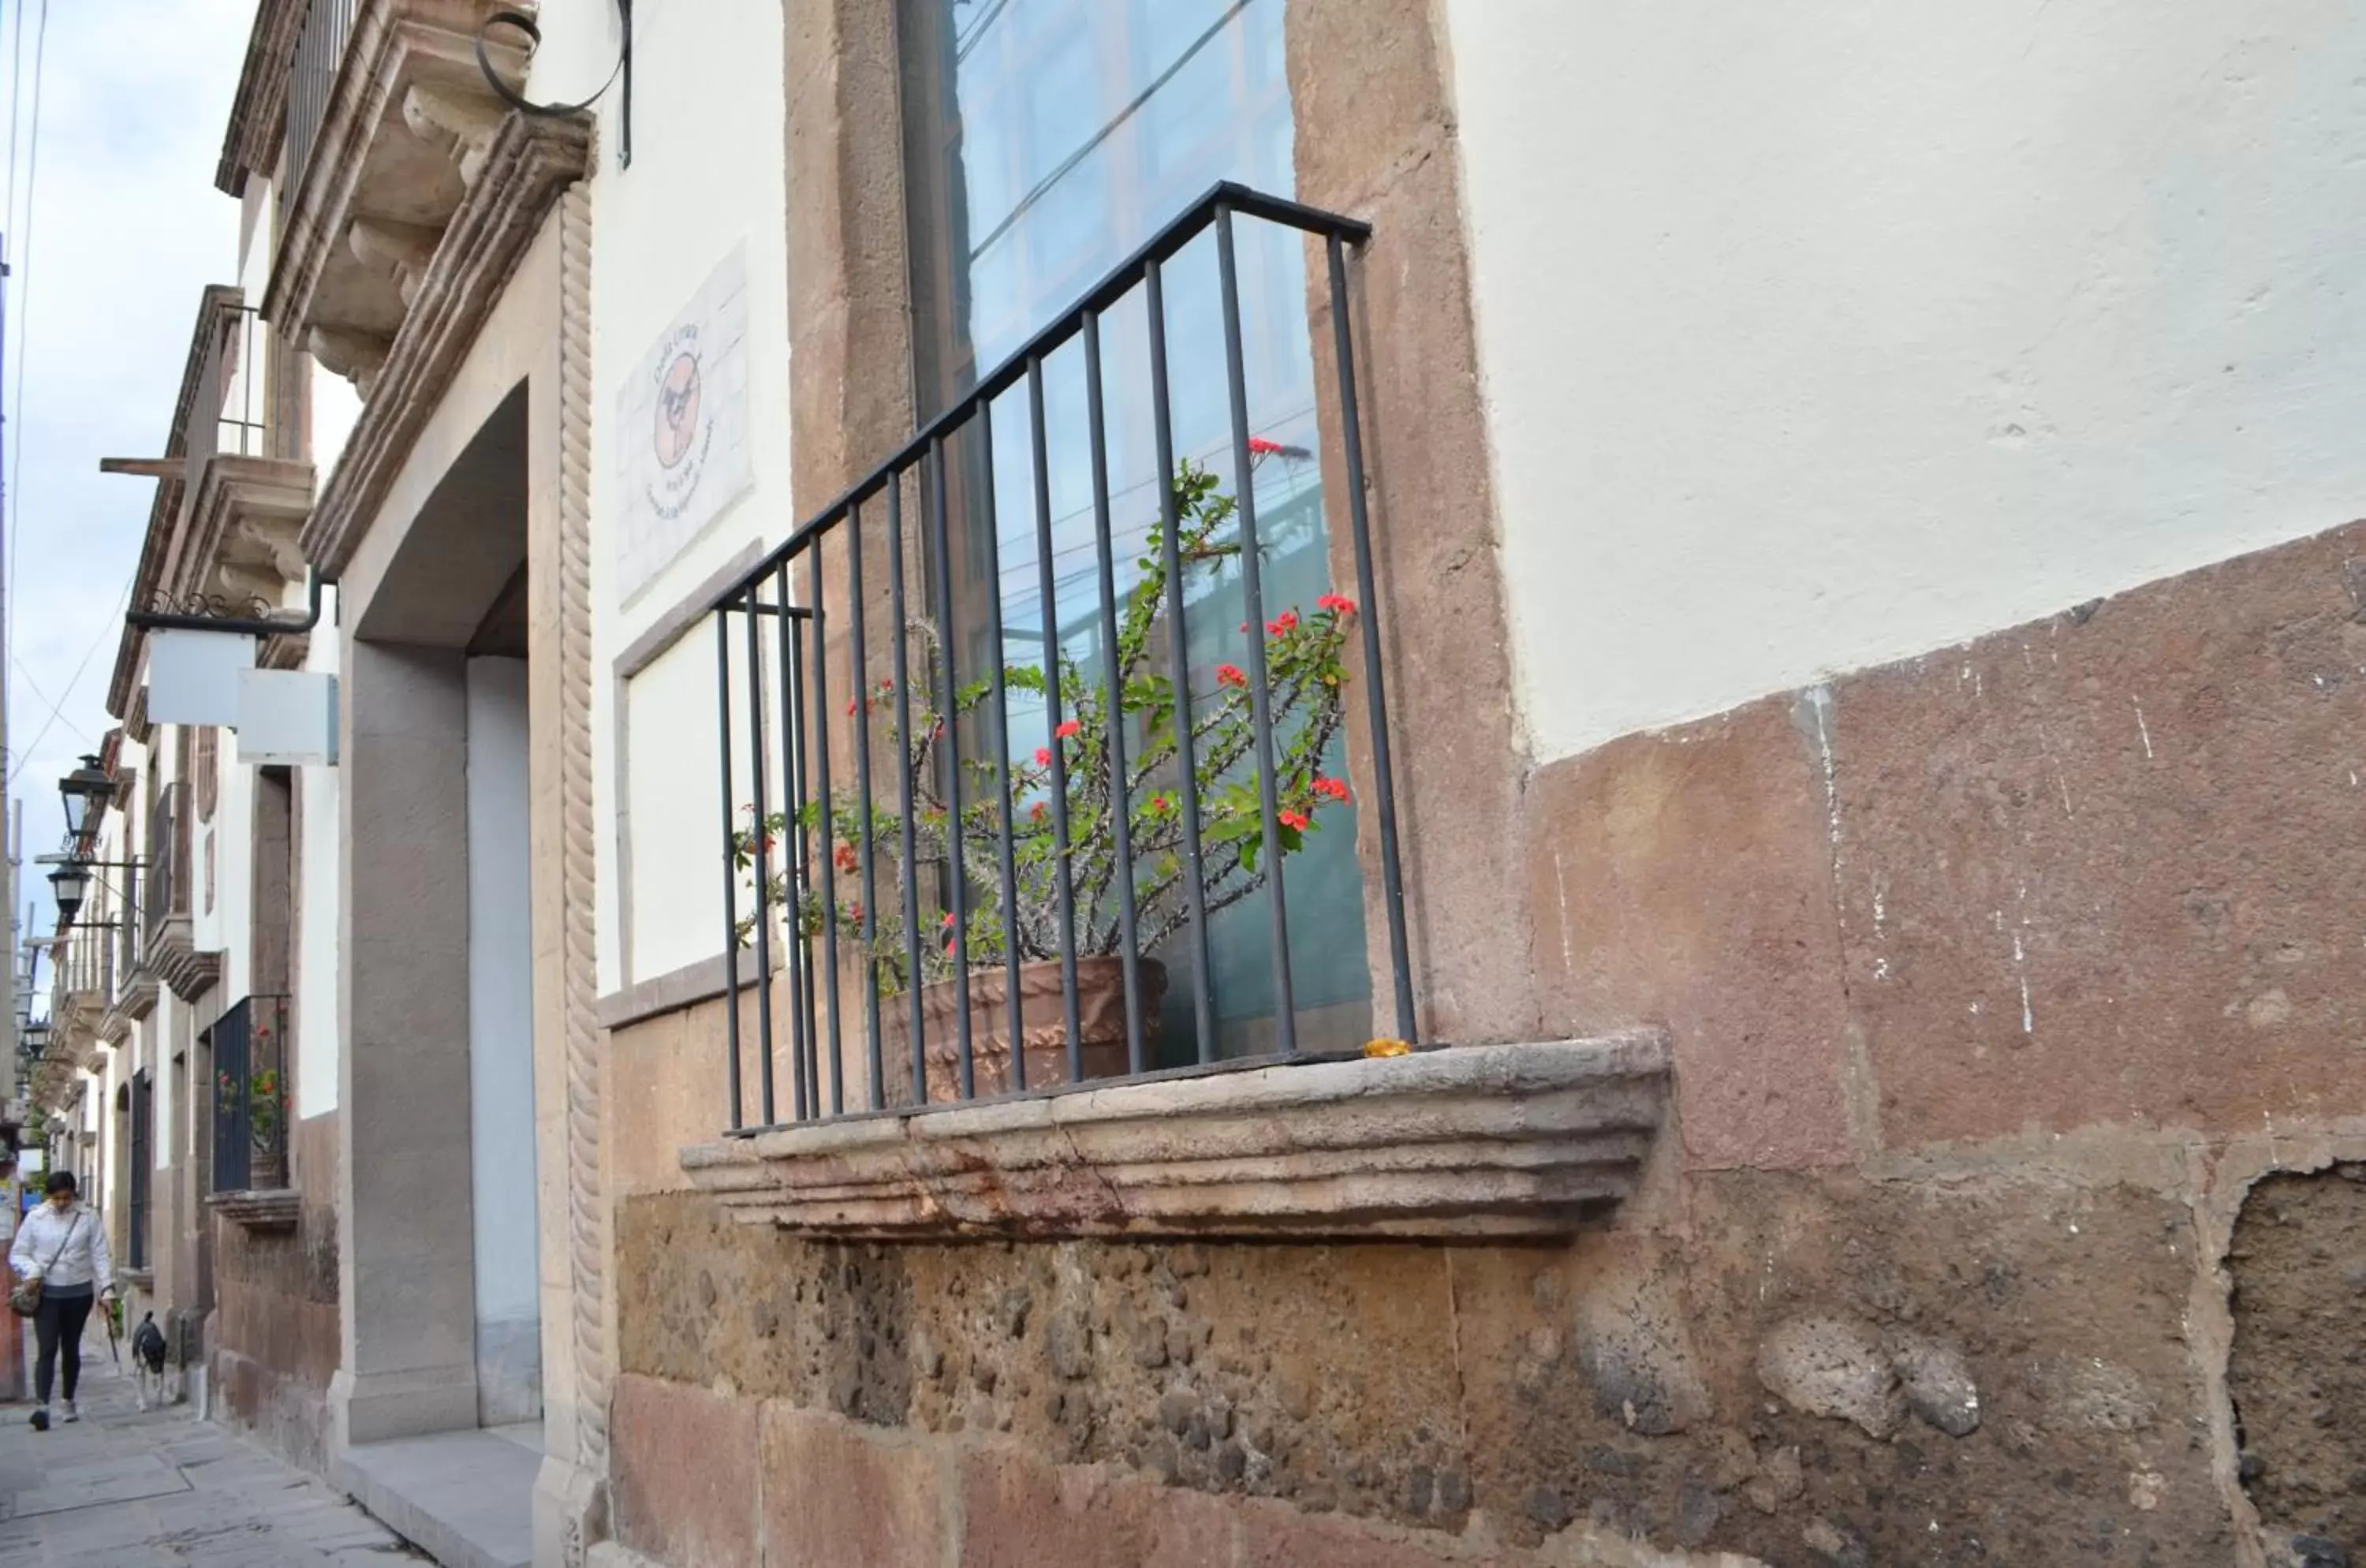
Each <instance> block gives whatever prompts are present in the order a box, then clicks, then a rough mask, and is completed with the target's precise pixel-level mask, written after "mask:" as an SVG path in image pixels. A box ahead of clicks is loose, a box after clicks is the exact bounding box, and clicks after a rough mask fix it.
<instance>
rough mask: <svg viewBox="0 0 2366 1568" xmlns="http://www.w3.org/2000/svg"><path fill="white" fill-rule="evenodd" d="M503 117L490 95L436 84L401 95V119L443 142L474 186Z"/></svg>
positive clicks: (422, 136) (430, 140) (427, 139)
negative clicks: (449, 89)
mask: <svg viewBox="0 0 2366 1568" xmlns="http://www.w3.org/2000/svg"><path fill="white" fill-rule="evenodd" d="M502 118H503V111H502V109H501V106H500V105H499V104H497V103H494V102H492V101H490V99H482V98H464V97H459V96H455V95H453V94H451V93H446V92H439V91H438V90H436V89H435V88H434V87H424V86H418V85H413V86H412V87H411V90H410V91H409V92H408V93H405V94H404V95H403V96H402V123H403V124H405V125H407V126H409V127H410V128H411V134H412V135H413V136H416V137H418V138H419V139H420V140H421V141H425V142H428V143H430V144H431V145H433V144H437V143H441V144H442V145H443V147H444V148H445V151H446V152H449V153H450V154H451V155H452V158H453V161H454V162H456V163H457V164H459V165H460V180H461V183H462V184H464V185H468V186H474V185H475V184H476V183H477V176H478V175H480V174H483V173H484V172H485V158H486V155H487V154H488V153H490V152H491V151H492V147H493V133H494V132H496V131H498V130H501V119H502ZM409 298H410V296H409V295H407V294H406V295H405V296H404V299H409Z"/></svg>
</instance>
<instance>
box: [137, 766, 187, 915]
mask: <svg viewBox="0 0 2366 1568" xmlns="http://www.w3.org/2000/svg"><path fill="white" fill-rule="evenodd" d="M180 818H181V785H180V784H177V783H175V784H166V785H165V786H164V788H163V792H162V793H161V794H159V795H157V797H156V809H155V813H154V815H153V816H152V817H151V818H149V822H148V908H147V914H146V929H147V941H148V942H149V943H150V944H153V943H154V942H155V940H156V933H157V932H158V931H160V930H162V929H163V925H164V922H165V921H167V920H169V919H172V918H173V916H174V915H175V913H183V914H186V912H187V911H186V908H183V909H179V910H176V909H175V908H174V906H175V903H177V902H178V901H179V899H180V898H181V897H184V895H183V894H182V893H181V891H180V887H179V864H180V859H181V829H180Z"/></svg>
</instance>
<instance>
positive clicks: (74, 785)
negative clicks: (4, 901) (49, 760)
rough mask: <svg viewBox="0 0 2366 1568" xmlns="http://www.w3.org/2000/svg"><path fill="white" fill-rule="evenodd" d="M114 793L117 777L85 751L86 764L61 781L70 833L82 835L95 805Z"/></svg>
mask: <svg viewBox="0 0 2366 1568" xmlns="http://www.w3.org/2000/svg"><path fill="white" fill-rule="evenodd" d="M114 793H115V781H114V780H112V779H110V778H108V777H107V770H106V769H105V768H102V767H101V766H99V761H98V758H97V757H96V756H95V755H92V754H89V753H85V754H84V757H83V760H82V766H81V767H79V768H76V769H75V770H74V771H73V773H68V774H67V775H66V776H65V777H63V778H62V779H60V780H59V781H58V797H59V798H60V799H61V800H62V801H64V802H65V807H66V835H67V837H69V838H73V839H79V838H81V837H82V835H83V829H84V828H85V827H87V826H88V825H89V822H90V813H91V807H94V806H96V805H97V804H98V803H99V802H101V801H103V800H105V799H106V798H107V796H109V795H113V794H114ZM51 880H52V881H55V880H56V879H55V878H54V877H52V878H51Z"/></svg>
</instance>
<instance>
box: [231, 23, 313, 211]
mask: <svg viewBox="0 0 2366 1568" xmlns="http://www.w3.org/2000/svg"><path fill="white" fill-rule="evenodd" d="M308 8H309V6H308V0H263V3H262V4H261V5H260V6H257V7H255V13H254V28H253V30H251V31H250V32H249V33H248V34H247V37H246V62H245V64H244V65H242V67H240V69H239V73H238V92H237V94H236V96H233V97H232V98H231V106H230V126H229V128H228V129H227V130H224V131H223V133H222V150H221V162H220V164H217V165H216V166H215V169H214V186H215V188H217V189H219V190H220V191H221V192H222V193H223V194H224V195H226V196H244V195H245V194H246V176H247V175H251V174H254V173H256V172H258V171H259V172H261V173H264V174H268V173H270V172H271V169H272V167H273V165H274V164H276V162H277V156H278V152H279V142H280V139H281V138H282V137H283V136H285V135H286V134H287V62H288V59H289V57H290V56H291V55H293V54H294V53H295V51H296V35H297V34H298V33H299V32H300V31H302V30H303V27H304V13H305V11H306V10H307V9H308Z"/></svg>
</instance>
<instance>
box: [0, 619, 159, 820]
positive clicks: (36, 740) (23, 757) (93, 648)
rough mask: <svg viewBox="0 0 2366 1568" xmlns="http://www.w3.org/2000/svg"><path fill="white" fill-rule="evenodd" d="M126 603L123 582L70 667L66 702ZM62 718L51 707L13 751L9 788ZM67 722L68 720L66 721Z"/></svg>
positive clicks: (118, 621) (115, 627) (118, 625)
mask: <svg viewBox="0 0 2366 1568" xmlns="http://www.w3.org/2000/svg"><path fill="white" fill-rule="evenodd" d="M130 603H131V584H130V583H128V582H127V583H125V584H124V585H123V598H122V600H121V601H120V602H119V603H118V604H117V605H116V606H115V610H114V612H113V613H112V614H110V615H107V617H106V618H105V619H104V620H102V621H100V622H99V624H98V635H97V636H96V637H92V638H91V639H90V646H89V647H88V648H86V649H83V651H82V662H81V663H79V664H77V665H75V666H74V672H73V675H71V676H69V677H68V678H67V680H66V697H67V700H69V701H71V700H72V699H73V694H74V688H75V687H76V686H78V685H80V684H82V674H83V671H85V670H87V669H89V668H90V661H91V660H93V659H96V657H98V650H99V647H100V645H101V644H103V643H105V642H106V641H107V633H109V632H113V631H119V630H121V629H122V621H123V612H124V610H125V609H126V608H127V607H129V606H130ZM63 717H64V715H63V714H62V712H60V710H59V707H58V706H52V707H51V709H50V716H49V718H48V720H47V721H46V722H45V723H43V724H42V726H41V728H39V730H38V731H37V732H35V734H34V736H33V739H31V740H29V741H28V742H27V743H26V744H25V745H24V746H22V747H20V748H18V749H17V757H16V761H14V762H13V763H12V764H11V765H10V766H9V769H8V783H9V784H10V785H12V786H13V785H14V784H16V782H17V775H18V774H19V773H23V772H24V771H25V764H26V763H28V762H29V761H32V760H33V753H34V752H35V751H37V750H39V749H40V745H41V742H42V741H43V740H45V739H48V738H49V733H50V730H51V728H53V727H54V726H55V725H56V724H57V722H58V721H59V720H60V719H61V718H63ZM69 723H71V721H69Z"/></svg>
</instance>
